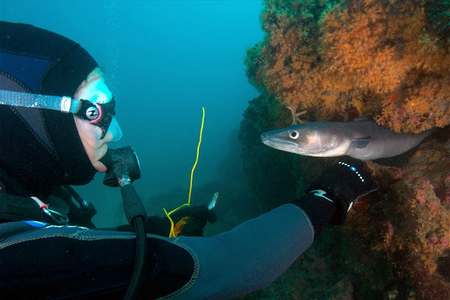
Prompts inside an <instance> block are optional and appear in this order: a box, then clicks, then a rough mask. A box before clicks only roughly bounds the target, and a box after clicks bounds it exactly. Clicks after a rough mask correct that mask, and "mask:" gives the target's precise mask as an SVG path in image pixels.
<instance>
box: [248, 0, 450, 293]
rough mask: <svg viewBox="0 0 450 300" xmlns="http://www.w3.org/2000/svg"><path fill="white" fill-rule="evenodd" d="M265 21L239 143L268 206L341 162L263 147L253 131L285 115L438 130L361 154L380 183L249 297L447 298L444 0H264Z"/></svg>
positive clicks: (449, 46)
mask: <svg viewBox="0 0 450 300" xmlns="http://www.w3.org/2000/svg"><path fill="white" fill-rule="evenodd" d="M262 23H263V28H264V30H265V32H266V35H265V38H264V40H263V41H262V42H261V43H259V44H257V45H255V46H254V47H253V48H251V49H249V50H248V53H247V58H246V65H247V73H248V76H249V79H250V81H251V82H252V83H253V84H254V85H255V86H256V87H257V88H258V89H259V91H260V93H261V95H260V96H259V97H258V98H256V99H254V100H252V101H251V102H250V104H249V107H248V108H247V110H246V112H245V114H244V119H243V121H242V123H241V129H240V140H241V144H242V157H243V162H244V169H245V171H246V174H247V177H248V180H249V182H250V186H251V187H252V189H253V192H254V194H255V195H257V196H258V199H260V201H261V205H262V206H264V207H265V208H266V209H269V208H271V207H274V206H276V205H279V204H281V203H284V202H287V201H288V200H289V199H293V198H294V197H300V196H301V195H302V194H303V192H304V188H305V187H306V186H308V184H309V183H310V182H311V180H313V179H314V178H315V177H317V175H318V174H320V172H321V171H322V170H323V169H324V168H325V167H326V166H328V165H329V164H331V163H333V162H334V161H336V158H329V159H317V158H308V157H301V156H297V155H294V154H289V153H284V152H279V151H276V150H273V149H269V148H266V147H265V146H263V145H261V143H260V140H259V134H260V133H261V132H262V131H265V130H267V129H272V128H277V127H283V126H286V125H289V124H290V123H291V122H292V121H293V120H294V121H295V118H291V115H295V114H301V116H300V118H301V119H307V120H339V121H348V120H352V119H354V118H357V117H369V118H371V119H374V120H375V121H376V122H377V123H378V124H380V125H382V126H385V127H388V128H390V129H392V130H393V131H396V132H407V133H419V132H423V131H425V130H428V129H431V128H435V129H434V133H433V134H432V135H431V137H429V138H428V139H427V140H425V142H423V143H422V144H421V145H420V146H419V147H418V148H416V149H414V150H412V151H410V152H408V153H406V154H404V155H402V156H401V157H397V158H394V159H389V160H381V161H380V160H379V161H372V162H368V163H367V166H368V167H369V169H370V170H371V172H372V175H373V177H374V179H375V180H376V181H377V183H378V184H379V187H380V189H379V191H378V192H377V193H376V194H373V195H371V196H370V197H368V198H367V199H364V200H363V201H360V202H359V203H358V204H357V205H356V206H355V208H354V210H353V211H352V213H351V214H350V215H349V218H348V221H347V223H346V225H345V226H341V227H337V228H329V229H328V230H327V231H326V232H324V234H323V235H322V236H321V237H320V239H319V240H318V241H317V242H316V243H315V245H314V246H313V247H312V248H311V249H310V250H309V251H308V252H307V253H306V254H305V255H304V256H302V257H301V258H300V259H299V260H298V261H297V262H296V263H295V264H294V265H293V266H292V268H291V269H290V270H289V272H287V274H286V275H285V276H283V277H282V278H280V279H279V280H278V281H277V282H275V283H274V284H273V285H272V286H271V287H269V288H268V289H266V290H263V291H260V292H257V293H256V294H254V295H251V296H249V297H247V298H246V299H264V298H265V299H450V271H449V270H450V172H449V170H450V142H449V137H450V131H449V127H448V125H449V123H450V1H448V0H446V1H444V0H441V1H438V0H428V1H425V0H423V1H418V0H417V1H416V0H411V1H402V0H348V1H344V0H328V1H325V0H319V1H313V0H266V1H265V2H264V11H263V13H262Z"/></svg>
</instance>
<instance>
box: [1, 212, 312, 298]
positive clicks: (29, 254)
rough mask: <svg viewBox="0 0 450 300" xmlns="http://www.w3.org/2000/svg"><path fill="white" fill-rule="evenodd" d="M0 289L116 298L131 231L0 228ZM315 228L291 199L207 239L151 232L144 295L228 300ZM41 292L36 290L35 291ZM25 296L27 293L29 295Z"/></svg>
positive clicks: (261, 278)
mask: <svg viewBox="0 0 450 300" xmlns="http://www.w3.org/2000/svg"><path fill="white" fill-rule="evenodd" d="M0 228H1V230H2V231H1V233H0V235H1V243H0V265H1V266H2V267H1V268H0V290H2V292H3V295H8V296H10V297H12V296H14V297H15V299H26V298H27V297H26V296H27V295H25V296H24V295H22V296H23V298H20V297H21V294H22V293H23V292H24V291H25V289H26V290H27V291H33V295H34V299H41V298H44V296H50V297H51V298H50V299H52V297H53V298H56V299H58V298H63V296H69V297H77V298H80V299H83V298H82V296H85V295H90V296H92V297H94V296H95V298H96V299H101V297H100V296H101V295H102V294H104V295H105V297H106V298H108V299H114V297H117V298H120V297H121V296H122V295H123V294H122V293H123V291H124V290H125V288H126V286H127V283H128V280H129V278H130V274H131V271H132V266H133V265H132V262H133V257H134V235H133V234H132V233H127V232H116V231H103V230H93V229H87V228H82V227H75V226H52V225H51V226H46V225H44V224H40V223H34V224H33V223H32V222H28V223H26V222H15V223H6V224H2V225H1V226H0ZM313 234H314V233H313V227H312V225H311V223H310V221H309V219H308V218H307V216H306V215H305V213H304V212H303V211H302V210H301V209H299V208H298V207H296V206H295V205H292V204H286V205H283V206H280V207H278V208H276V209H274V210H272V211H270V212H268V213H266V214H263V215H261V216H259V217H257V218H255V219H252V220H249V221H247V222H245V223H243V224H241V225H239V226H237V227H235V228H234V229H232V230H230V231H227V232H224V233H222V234H219V235H216V236H212V237H180V238H177V239H174V240H169V239H166V238H161V237H158V236H149V237H148V240H149V249H150V251H151V252H152V253H151V255H150V257H151V259H150V266H149V271H148V273H147V278H146V279H145V282H144V290H143V293H144V294H145V295H147V296H149V297H150V298H151V299H152V298H156V297H161V296H164V295H167V294H169V293H173V294H172V296H173V297H174V298H175V299H208V298H211V299H228V298H231V297H235V296H239V295H244V294H246V293H248V292H251V291H253V290H257V289H259V288H262V287H264V286H266V285H267V284H269V283H270V282H271V281H273V280H274V279H275V278H276V277H278V276H279V275H281V274H282V273H283V272H284V271H285V270H286V269H287V268H288V267H289V265H290V264H291V263H292V262H293V261H294V260H295V259H296V258H297V257H298V256H299V255H301V254H302V253H303V251H304V250H306V249H307V248H308V247H309V246H310V245H311V243H312V242H313ZM41 295H42V296H41ZM28 296H29V295H28Z"/></svg>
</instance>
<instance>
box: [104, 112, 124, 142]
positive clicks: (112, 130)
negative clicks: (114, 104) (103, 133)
mask: <svg viewBox="0 0 450 300" xmlns="http://www.w3.org/2000/svg"><path fill="white" fill-rule="evenodd" d="M107 134H109V135H110V136H111V142H118V141H120V139H121V138H122V135H123V134H122V129H121V128H120V125H119V122H117V119H116V118H115V117H114V118H112V120H111V124H109V128H108V132H107Z"/></svg>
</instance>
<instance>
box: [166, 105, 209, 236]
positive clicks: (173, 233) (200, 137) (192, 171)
mask: <svg viewBox="0 0 450 300" xmlns="http://www.w3.org/2000/svg"><path fill="white" fill-rule="evenodd" d="M205 114H206V112H205V107H204V106H202V123H201V126H200V134H199V139H198V144H197V153H196V155H195V161H194V164H193V165H192V169H191V177H190V179H189V192H188V200H187V203H184V204H182V205H180V206H178V207H177V208H175V209H173V210H171V211H170V212H167V210H166V209H165V208H164V213H165V214H166V216H167V218H168V219H169V222H170V233H169V237H176V233H175V231H174V227H175V223H174V222H173V220H172V218H171V217H170V215H172V214H173V213H174V212H176V211H177V210H179V209H181V208H182V207H184V206H189V205H191V196H192V182H193V180H194V172H195V169H196V168H197V164H198V158H199V157H200V148H201V145H202V139H203V128H204V127H205Z"/></svg>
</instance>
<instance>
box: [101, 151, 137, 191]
mask: <svg viewBox="0 0 450 300" xmlns="http://www.w3.org/2000/svg"><path fill="white" fill-rule="evenodd" d="M100 161H101V162H102V163H103V164H104V165H105V166H106V167H107V168H108V171H107V172H106V174H105V178H104V179H103V184H104V185H107V186H111V187H116V186H122V187H123V186H125V185H128V184H130V183H131V182H133V181H135V180H137V179H139V178H140V177H141V166H140V164H139V159H138V157H137V155H136V152H134V151H133V149H132V148H131V147H130V146H127V147H123V148H117V149H108V152H106V155H105V156H104V157H103V158H102V159H101V160H100Z"/></svg>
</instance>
